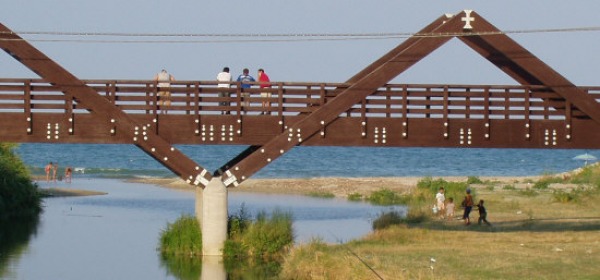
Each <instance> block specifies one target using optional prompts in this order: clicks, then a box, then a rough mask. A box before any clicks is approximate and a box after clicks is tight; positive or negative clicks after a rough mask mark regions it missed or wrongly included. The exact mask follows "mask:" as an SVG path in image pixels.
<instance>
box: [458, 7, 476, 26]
mask: <svg viewBox="0 0 600 280" xmlns="http://www.w3.org/2000/svg"><path fill="white" fill-rule="evenodd" d="M464 12H465V16H464V17H461V18H460V20H462V21H464V22H465V26H463V29H467V30H471V29H473V26H472V25H471V22H472V21H475V18H474V17H472V16H471V13H472V12H473V10H464Z"/></svg>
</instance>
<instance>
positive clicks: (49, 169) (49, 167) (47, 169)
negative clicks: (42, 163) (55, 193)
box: [44, 162, 54, 182]
mask: <svg viewBox="0 0 600 280" xmlns="http://www.w3.org/2000/svg"><path fill="white" fill-rule="evenodd" d="M53 166H54V165H53V164H52V162H49V163H48V164H46V167H44V171H46V182H50V171H52V167H53Z"/></svg>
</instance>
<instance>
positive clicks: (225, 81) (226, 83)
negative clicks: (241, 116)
mask: <svg viewBox="0 0 600 280" xmlns="http://www.w3.org/2000/svg"><path fill="white" fill-rule="evenodd" d="M217 81H219V82H221V83H219V84H217V87H218V88H220V89H223V88H229V87H230V86H231V84H230V82H231V73H229V67H224V68H223V71H222V72H220V73H219V74H217ZM219 97H229V91H219ZM219 105H221V106H229V102H225V101H221V102H219ZM221 113H222V114H224V115H226V114H227V113H228V111H221Z"/></svg>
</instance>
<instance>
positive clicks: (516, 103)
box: [0, 79, 600, 120]
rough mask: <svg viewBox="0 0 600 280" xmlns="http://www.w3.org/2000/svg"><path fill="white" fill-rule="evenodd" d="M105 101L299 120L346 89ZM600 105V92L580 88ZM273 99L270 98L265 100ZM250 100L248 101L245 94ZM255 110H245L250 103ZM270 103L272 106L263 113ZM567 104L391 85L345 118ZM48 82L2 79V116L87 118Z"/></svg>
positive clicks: (546, 110)
mask: <svg viewBox="0 0 600 280" xmlns="http://www.w3.org/2000/svg"><path fill="white" fill-rule="evenodd" d="M84 82H85V83H86V84H87V85H88V86H90V87H92V88H93V89H94V90H95V91H97V92H98V94H100V95H103V96H105V97H106V98H107V99H108V100H109V101H110V102H112V103H113V104H115V105H116V106H117V107H119V108H120V109H122V110H123V111H124V112H126V113H128V114H160V112H161V109H165V110H167V113H168V114H173V115H218V114H222V113H223V112H225V113H227V114H231V115H243V114H247V115H258V114H261V113H266V114H269V115H280V116H295V115H299V114H305V113H310V112H312V111H314V110H316V109H317V108H319V107H320V106H321V105H323V104H325V103H326V102H329V101H330V100H331V99H332V98H334V97H335V96H336V95H337V94H339V93H340V92H341V91H342V90H343V89H344V88H346V87H348V85H346V84H342V83H288V82H285V83H284V82H274V83H271V87H270V88H263V89H261V88H259V87H258V84H254V85H253V86H252V88H249V89H242V88H241V87H240V84H239V83H235V82H234V83H231V87H230V88H219V87H217V82H216V81H177V82H172V83H171V87H170V92H171V97H170V105H169V106H164V107H163V108H160V107H161V106H160V105H159V104H160V103H159V102H158V101H159V97H158V96H157V87H156V83H155V82H153V81H141V80H131V81H126V80H121V81H108V80H85V81H84ZM581 89H583V90H584V91H586V92H587V93H588V94H591V95H593V96H594V97H595V99H596V100H598V99H600V87H581ZM261 92H269V93H271V97H270V98H263V97H260V93H261ZM246 93H247V94H249V96H245V94H246ZM246 101H247V102H249V106H244V105H245V104H244V103H245V102H246ZM263 101H268V102H269V103H270V104H271V106H270V107H267V108H263V107H262V106H261V103H262V102H263ZM571 107H572V106H571V105H570V104H568V103H567V102H565V100H564V99H563V98H561V97H560V96H558V95H557V94H556V93H553V92H551V91H549V90H548V89H547V88H545V87H541V86H489V85H411V84H388V85H386V86H385V87H382V88H380V89H378V91H377V92H375V93H374V94H372V95H370V96H368V97H367V98H366V99H364V100H363V101H362V102H360V103H358V104H355V105H354V106H352V108H351V109H349V110H348V111H346V112H345V113H343V114H341V115H340V117H362V118H365V117H369V118H405V119H410V118H442V119H557V120H561V119H566V118H568V117H569V115H570V116H574V117H578V116H583V115H582V114H581V112H579V111H577V110H575V109H573V108H571ZM86 109H87V108H85V107H84V106H83V104H80V103H78V102H77V100H70V99H69V98H68V97H67V96H65V95H64V94H63V93H62V92H60V91H59V89H58V88H57V87H55V86H53V85H51V84H48V83H46V82H44V81H42V80H35V79H0V113H38V112H43V113H57V114H61V113H71V112H72V113H74V114H86V113H88V111H87V110H86Z"/></svg>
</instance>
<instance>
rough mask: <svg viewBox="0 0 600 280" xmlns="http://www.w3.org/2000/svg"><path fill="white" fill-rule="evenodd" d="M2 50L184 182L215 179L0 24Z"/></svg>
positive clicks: (198, 182)
mask: <svg viewBox="0 0 600 280" xmlns="http://www.w3.org/2000/svg"><path fill="white" fill-rule="evenodd" d="M0 48H2V49H3V50H4V51H5V52H7V53H8V54H10V55H11V56H12V57H14V58H15V59H16V60H18V61H19V62H21V63H22V64H23V65H25V66H26V67H28V68H29V69H31V70H32V71H33V72H35V73H37V74H38V75H39V76H40V77H41V78H43V79H44V80H46V81H47V82H49V83H51V84H53V85H55V86H56V87H58V88H60V89H61V91H62V92H63V93H64V94H65V95H66V96H67V99H72V100H75V101H77V103H79V104H81V105H83V107H84V108H87V109H88V110H89V111H90V113H91V114H92V115H94V116H97V117H98V122H105V123H109V122H110V123H114V125H115V128H116V133H117V134H121V133H122V134H123V135H126V136H127V137H129V139H131V143H132V144H135V145H136V146H137V147H139V148H140V149H142V150H143V151H144V152H146V153H147V154H148V155H150V156H151V157H153V158H154V159H156V160H157V161H159V162H160V163H161V164H162V165H164V166H165V167H167V168H168V169H170V170H171V171H173V172H174V173H175V174H177V175H178V176H180V177H181V178H183V179H184V180H186V181H188V182H189V183H193V184H195V185H198V186H203V187H204V186H206V185H207V184H208V182H209V181H210V179H211V178H212V175H211V173H210V172H208V171H207V170H206V169H204V168H203V167H201V166H199V165H198V164H196V163H195V162H194V161H193V160H191V159H190V158H188V157H187V156H186V155H184V154H183V153H182V152H180V151H179V150H178V149H176V148H175V147H173V146H172V145H171V144H170V143H169V142H168V141H166V140H165V139H163V138H162V137H160V136H159V135H157V134H156V133H154V132H153V131H152V126H148V125H144V124H140V123H137V122H136V121H134V120H133V119H132V118H130V117H129V116H128V115H127V114H125V112H123V111H121V110H120V109H119V108H117V107H116V106H115V105H113V104H111V103H110V102H109V101H108V100H107V99H106V98H104V97H102V96H100V95H99V94H98V93H97V92H96V91H95V90H93V89H92V88H91V87H89V86H87V85H86V84H85V83H84V82H82V81H81V80H79V79H78V78H77V77H75V76H74V75H73V74H71V73H70V72H68V71H67V70H66V69H64V68H63V67H61V66H60V65H59V64H57V63H56V62H54V61H52V60H51V59H50V58H48V57H47V56H46V55H45V54H43V53H42V52H41V51H39V50H38V49H37V48H35V47H34V46H32V45H31V44H29V43H28V42H27V41H25V40H24V39H23V38H21V37H20V36H18V35H17V34H15V33H14V32H12V31H11V30H10V29H9V28H7V27H6V26H4V25H2V24H0Z"/></svg>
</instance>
